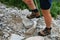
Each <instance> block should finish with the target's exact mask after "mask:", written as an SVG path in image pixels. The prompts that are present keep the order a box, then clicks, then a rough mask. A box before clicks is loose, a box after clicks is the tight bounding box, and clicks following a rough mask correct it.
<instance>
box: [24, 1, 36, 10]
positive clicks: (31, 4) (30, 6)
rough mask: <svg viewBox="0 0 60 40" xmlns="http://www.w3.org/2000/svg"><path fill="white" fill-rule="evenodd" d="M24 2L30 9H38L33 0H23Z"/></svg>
mask: <svg viewBox="0 0 60 40" xmlns="http://www.w3.org/2000/svg"><path fill="white" fill-rule="evenodd" d="M23 2H24V3H26V4H27V6H28V7H29V9H31V10H34V9H36V6H35V4H34V2H33V0H23Z"/></svg>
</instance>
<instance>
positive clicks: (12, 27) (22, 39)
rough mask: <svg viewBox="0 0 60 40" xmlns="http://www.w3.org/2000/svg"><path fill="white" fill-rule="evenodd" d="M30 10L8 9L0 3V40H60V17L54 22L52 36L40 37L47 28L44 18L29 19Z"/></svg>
mask: <svg viewBox="0 0 60 40" xmlns="http://www.w3.org/2000/svg"><path fill="white" fill-rule="evenodd" d="M28 14H31V12H30V11H29V10H28V9H24V10H21V9H18V8H16V7H14V8H13V7H9V8H7V6H6V5H4V4H2V3H0V40H60V16H58V17H57V19H56V20H54V19H53V21H52V31H51V35H49V36H46V37H41V36H38V35H37V33H38V32H39V31H41V30H43V29H44V28H45V22H44V18H43V17H40V18H38V19H36V18H34V19H31V20H30V19H27V18H26V16H27V15H28Z"/></svg>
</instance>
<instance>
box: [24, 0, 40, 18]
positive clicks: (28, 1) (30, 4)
mask: <svg viewBox="0 0 60 40" xmlns="http://www.w3.org/2000/svg"><path fill="white" fill-rule="evenodd" d="M23 1H24V3H26V4H27V6H28V7H29V9H30V10H31V11H32V12H34V13H35V14H33V13H32V14H31V15H30V16H28V18H31V19H32V18H35V16H40V13H39V12H38V9H37V8H36V6H35V4H34V2H33V0H23ZM33 15H35V16H33Z"/></svg>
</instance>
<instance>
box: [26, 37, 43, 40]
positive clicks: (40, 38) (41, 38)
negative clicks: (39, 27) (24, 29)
mask: <svg viewBox="0 0 60 40" xmlns="http://www.w3.org/2000/svg"><path fill="white" fill-rule="evenodd" d="M26 40H44V37H41V36H35V37H30V38H27V39H26Z"/></svg>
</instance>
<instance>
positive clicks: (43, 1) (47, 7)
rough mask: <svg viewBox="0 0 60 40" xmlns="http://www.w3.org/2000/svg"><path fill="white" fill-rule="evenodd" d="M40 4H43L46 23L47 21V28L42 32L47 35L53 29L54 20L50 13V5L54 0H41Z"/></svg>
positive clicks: (42, 8) (42, 9)
mask: <svg viewBox="0 0 60 40" xmlns="http://www.w3.org/2000/svg"><path fill="white" fill-rule="evenodd" d="M40 1H41V2H40V4H41V11H42V14H43V16H44V19H45V23H46V29H45V30H44V32H41V33H40V34H41V35H42V36H43V34H44V33H45V34H44V35H47V34H49V33H50V32H49V31H50V30H49V29H51V22H52V16H51V14H50V7H51V1H52V0H47V1H46V0H40ZM48 30H49V31H48Z"/></svg>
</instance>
